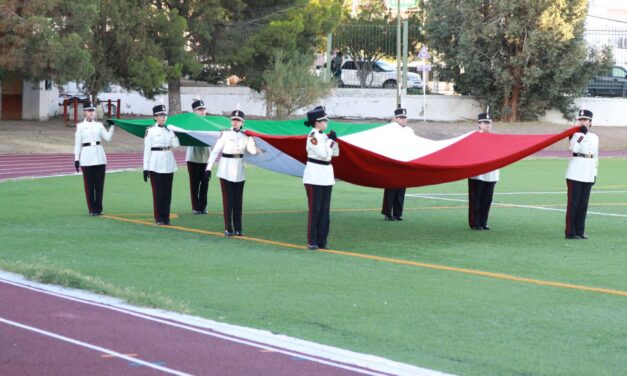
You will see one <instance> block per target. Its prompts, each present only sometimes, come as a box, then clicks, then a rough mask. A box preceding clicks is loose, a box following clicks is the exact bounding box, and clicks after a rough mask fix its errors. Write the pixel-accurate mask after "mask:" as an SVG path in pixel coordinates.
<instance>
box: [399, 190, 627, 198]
mask: <svg viewBox="0 0 627 376" xmlns="http://www.w3.org/2000/svg"><path fill="white" fill-rule="evenodd" d="M567 193H568V192H566V191H548V192H494V195H495V196H497V195H498V196H515V195H565V194H567ZM611 193H627V191H596V190H593V191H592V195H595V194H611ZM407 196H414V197H418V196H437V197H446V196H468V193H424V194H423V193H412V194H408V195H407Z"/></svg>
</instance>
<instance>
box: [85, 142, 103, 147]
mask: <svg viewBox="0 0 627 376" xmlns="http://www.w3.org/2000/svg"><path fill="white" fill-rule="evenodd" d="M94 145H100V141H96V143H95V144H94ZM83 146H92V144H91V142H85V143H84V144H83Z"/></svg>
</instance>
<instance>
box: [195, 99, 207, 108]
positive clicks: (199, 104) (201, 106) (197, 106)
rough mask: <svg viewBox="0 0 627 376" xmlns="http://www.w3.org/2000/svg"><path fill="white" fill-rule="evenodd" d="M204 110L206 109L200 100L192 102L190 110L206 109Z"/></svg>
mask: <svg viewBox="0 0 627 376" xmlns="http://www.w3.org/2000/svg"><path fill="white" fill-rule="evenodd" d="M206 108H207V107H205V102H203V101H202V99H198V100H195V101H194V102H192V110H198V109H206Z"/></svg>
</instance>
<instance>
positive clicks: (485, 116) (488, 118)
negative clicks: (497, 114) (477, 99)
mask: <svg viewBox="0 0 627 376" xmlns="http://www.w3.org/2000/svg"><path fill="white" fill-rule="evenodd" d="M477 121H478V122H479V123H492V115H490V114H489V113H487V112H484V113H481V114H479V116H477Z"/></svg>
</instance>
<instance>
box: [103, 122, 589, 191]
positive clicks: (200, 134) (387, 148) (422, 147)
mask: <svg viewBox="0 0 627 376" xmlns="http://www.w3.org/2000/svg"><path fill="white" fill-rule="evenodd" d="M111 122H113V123H115V124H117V125H119V126H120V127H121V128H123V129H125V130H126V131H129V132H130V133H133V134H135V135H137V136H140V137H143V135H144V133H145V128H146V127H147V126H150V125H152V124H154V122H153V121H152V120H145V119H141V120H121V119H114V120H111ZM167 124H168V127H169V128H171V129H172V130H174V131H175V132H176V133H177V134H178V136H179V139H180V141H181V144H182V145H209V146H211V145H213V144H214V143H215V142H216V140H217V138H218V137H219V136H220V132H221V131H222V130H223V129H228V128H229V127H230V120H229V119H228V118H226V117H221V116H204V117H202V116H198V115H196V114H194V113H185V114H180V115H174V116H171V117H169V118H168V121H167ZM328 129H329V130H331V129H333V130H334V131H335V132H336V133H337V135H338V144H339V147H340V155H339V157H336V158H333V161H332V164H333V168H334V171H335V177H336V178H337V179H340V180H343V181H346V182H349V183H353V184H357V185H362V186H367V187H375V188H402V187H420V186H424V185H432V184H440V183H446V182H450V181H455V180H460V179H466V178H469V177H471V176H475V175H479V174H483V173H486V172H489V171H492V170H495V169H498V168H501V167H504V166H507V165H509V164H512V163H514V162H516V161H518V160H520V159H522V158H524V157H526V156H529V155H531V154H533V153H535V152H537V151H539V150H541V149H543V148H545V147H547V146H549V145H551V144H554V143H555V142H557V141H559V140H562V139H564V138H566V137H568V136H569V135H571V134H573V133H574V132H575V131H576V130H577V129H578V128H576V127H573V128H571V129H567V130H564V131H563V132H561V133H558V134H542V135H512V134H492V133H480V132H476V131H473V132H469V133H466V134H463V135H460V136H458V137H455V138H451V139H447V140H438V141H434V140H429V139H426V138H423V137H419V136H416V135H411V134H409V135H408V133H407V131H406V130H405V131H403V130H402V129H401V128H400V127H399V126H398V125H396V124H354V123H342V122H335V121H331V122H329V126H328ZM244 130H245V132H246V134H247V135H249V136H252V137H255V141H256V143H257V146H258V147H259V148H261V149H262V151H263V152H262V153H259V154H258V155H252V156H251V155H246V156H245V159H246V160H247V162H249V163H251V164H255V165H258V166H260V167H263V168H267V169H269V170H272V171H276V172H280V173H283V174H288V175H293V176H302V174H303V171H304V168H305V163H306V161H307V155H306V152H305V143H306V137H307V135H308V134H309V132H310V131H311V128H309V127H306V126H305V125H303V120H289V121H269V120H246V122H245V123H244Z"/></svg>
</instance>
